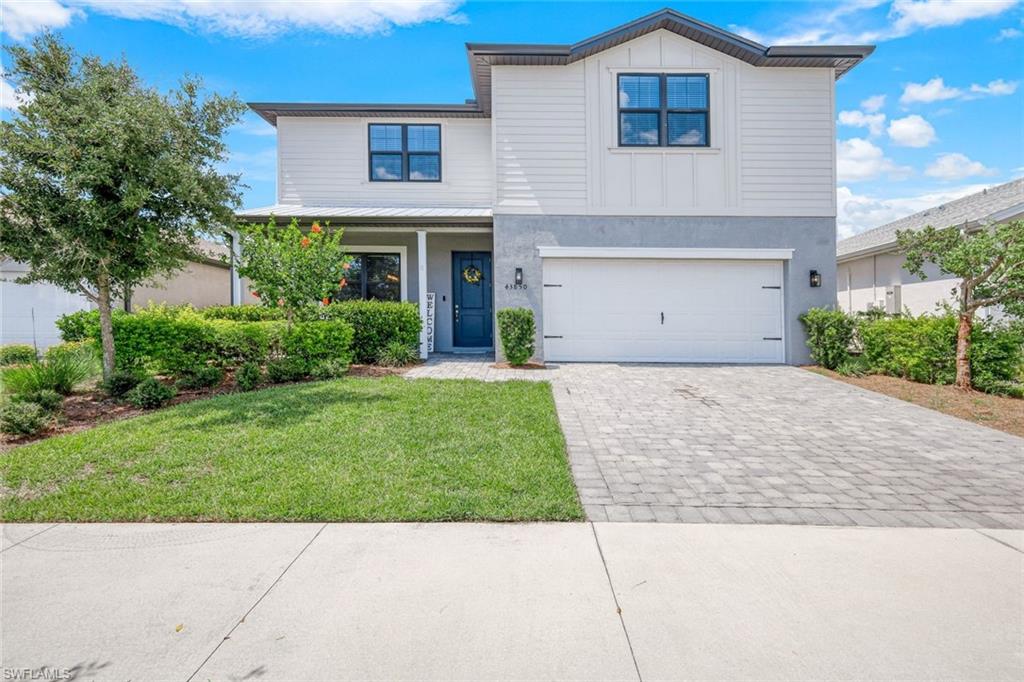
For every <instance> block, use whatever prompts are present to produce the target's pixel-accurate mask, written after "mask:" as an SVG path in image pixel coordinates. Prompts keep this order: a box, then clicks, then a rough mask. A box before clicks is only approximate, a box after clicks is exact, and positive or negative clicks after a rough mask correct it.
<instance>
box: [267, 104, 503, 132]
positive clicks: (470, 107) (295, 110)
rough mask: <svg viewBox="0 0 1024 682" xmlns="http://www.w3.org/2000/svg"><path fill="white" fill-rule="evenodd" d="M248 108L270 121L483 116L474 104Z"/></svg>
mask: <svg viewBox="0 0 1024 682" xmlns="http://www.w3.org/2000/svg"><path fill="white" fill-rule="evenodd" d="M249 108H250V109H252V110H253V111H255V112H256V113H257V114H259V115H260V116H261V117H263V119H264V120H265V121H267V122H268V123H269V124H270V125H274V126H276V125H277V117H278V116H342V117H346V116H347V117H353V116H355V117H359V118H364V117H387V118H415V117H419V116H424V117H429V118H438V117H441V118H486V117H487V114H485V113H484V112H483V111H481V109H480V107H479V106H477V105H476V104H475V103H474V104H344V103H336V104H318V103H309V104H304V103H301V102H299V103H296V102H249Z"/></svg>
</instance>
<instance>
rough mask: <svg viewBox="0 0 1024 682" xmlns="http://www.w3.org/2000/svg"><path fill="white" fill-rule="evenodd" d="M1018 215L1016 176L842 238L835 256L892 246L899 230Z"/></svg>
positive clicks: (1022, 203) (1022, 189) (1020, 193)
mask: <svg viewBox="0 0 1024 682" xmlns="http://www.w3.org/2000/svg"><path fill="white" fill-rule="evenodd" d="M1022 214H1024V178H1018V179H1016V180H1011V181H1010V182H1007V183H1005V184H1002V185H996V186H995V187H989V188H988V189H984V190H982V191H980V192H978V193H976V194H970V195H968V196H966V197H962V198H960V199H956V200H954V201H950V202H947V203H945V204H940V205H939V206H934V207H932V208H927V209H925V210H923V211H918V212H917V213H914V214H913V215H909V216H907V217H906V218H900V219H899V220H895V221H893V222H891V223H887V224H885V225H882V226H881V227H876V228H874V229H873V230H868V231H867V232H861V233H860V234H857V235H854V236H852V237H848V238H847V239H843V240H842V241H840V242H839V243H838V244H836V256H837V258H838V259H839V260H841V261H843V260H849V259H851V258H856V257H858V256H864V255H868V254H870V253H877V252H880V251H885V250H888V249H890V248H892V247H893V246H895V245H896V232H897V231H899V230H923V229H924V228H925V227H927V226H929V225H931V226H932V227H935V228H939V229H941V228H944V227H951V226H953V225H965V226H968V227H970V226H974V225H979V224H982V223H985V222H990V221H993V222H996V221H1002V220H1009V219H1011V218H1014V217H1016V216H1019V215H1022Z"/></svg>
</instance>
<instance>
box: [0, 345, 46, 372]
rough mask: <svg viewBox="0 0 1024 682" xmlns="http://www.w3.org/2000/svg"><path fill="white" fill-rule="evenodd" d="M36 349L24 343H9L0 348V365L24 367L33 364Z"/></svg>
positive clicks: (35, 358)
mask: <svg viewBox="0 0 1024 682" xmlns="http://www.w3.org/2000/svg"><path fill="white" fill-rule="evenodd" d="M37 359H38V358H37V357H36V349H35V348H33V347H32V346H29V345H28V344H25V343H11V344H8V345H6V346H0V365H2V366H4V367H6V366H7V365H26V364H28V363H30V362H35V361H36V360H37Z"/></svg>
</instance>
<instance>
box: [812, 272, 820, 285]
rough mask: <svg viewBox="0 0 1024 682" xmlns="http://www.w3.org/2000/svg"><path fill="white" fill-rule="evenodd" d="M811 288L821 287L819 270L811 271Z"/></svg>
mask: <svg viewBox="0 0 1024 682" xmlns="http://www.w3.org/2000/svg"><path fill="white" fill-rule="evenodd" d="M811 286H812V287H820V286H821V273H820V272H818V271H817V270H811Z"/></svg>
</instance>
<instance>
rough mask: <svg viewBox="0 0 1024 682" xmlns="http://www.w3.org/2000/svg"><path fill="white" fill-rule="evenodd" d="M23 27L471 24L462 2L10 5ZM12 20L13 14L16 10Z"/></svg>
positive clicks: (98, 0) (269, 29) (16, 33)
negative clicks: (103, 21) (93, 23)
mask: <svg viewBox="0 0 1024 682" xmlns="http://www.w3.org/2000/svg"><path fill="white" fill-rule="evenodd" d="M4 2H5V6H7V7H8V8H10V7H11V6H13V7H16V8H17V9H16V10H15V11H14V12H13V15H14V16H15V17H16V19H17V22H16V23H15V24H12V25H10V26H9V25H8V23H9V22H8V16H7V15H5V17H4V30H5V31H7V32H9V33H10V35H11V36H12V37H13V38H15V39H21V38H23V37H25V36H27V35H30V34H32V33H35V32H37V31H40V30H43V29H46V28H50V27H60V26H64V25H66V24H67V23H68V22H69V21H70V20H71V18H72V17H73V16H74V15H75V14H82V13H85V12H95V13H97V14H105V15H109V16H114V17H119V18H122V19H137V20H150V21H159V22H162V23H165V24H171V25H174V26H180V27H182V28H189V29H197V30H201V31H206V32H210V33H222V34H226V35H231V36H240V37H245V38H260V37H272V36H277V35H281V34H285V33H288V32H290V31H296V30H303V29H314V30H317V31H323V32H325V33H331V34H335V35H369V34H374V33H387V32H388V31H390V30H391V29H392V28H395V27H401V26H412V25H414V24H420V23H424V22H429V21H449V22H460V21H465V17H464V16H463V15H462V14H459V13H458V12H457V9H458V7H459V5H460V4H461V0H379V1H376V2H375V1H372V0H318V1H308V0H307V1H292V2H288V1H286V0H245V1H244V2H202V1H198V0H146V1H145V2H141V1H139V0H63V2H62V3H58V2H56V0H4ZM7 13H8V14H12V12H11V11H10V9H8V10H7Z"/></svg>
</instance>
